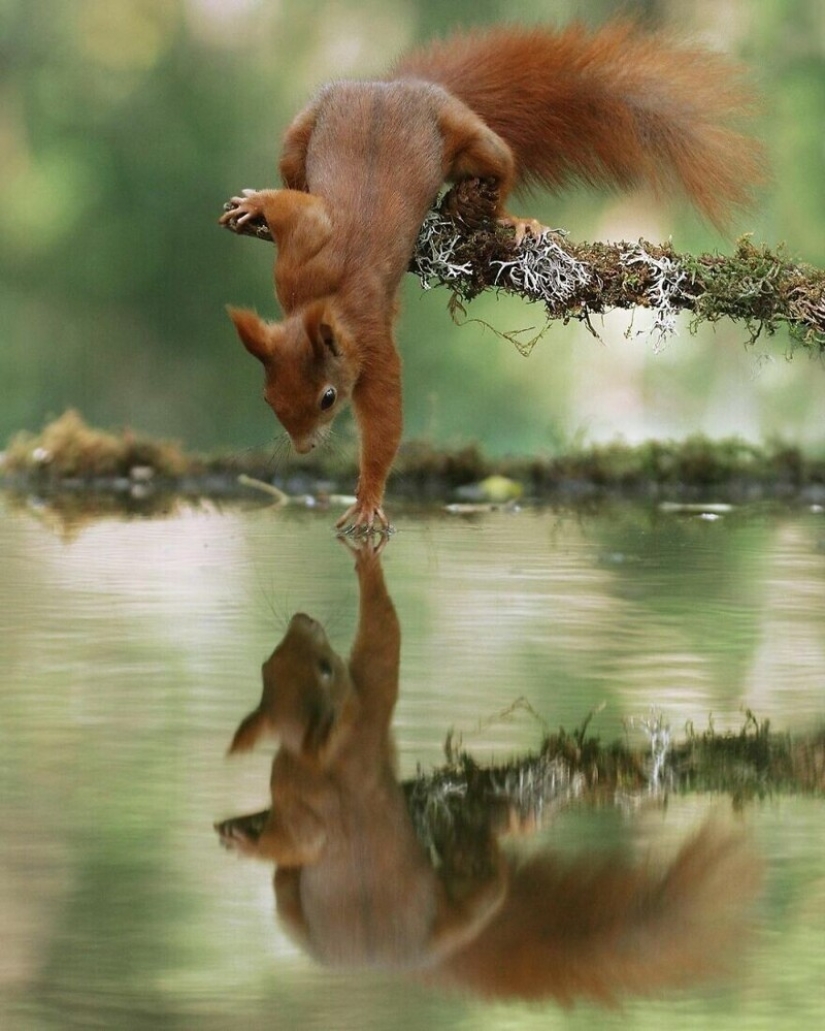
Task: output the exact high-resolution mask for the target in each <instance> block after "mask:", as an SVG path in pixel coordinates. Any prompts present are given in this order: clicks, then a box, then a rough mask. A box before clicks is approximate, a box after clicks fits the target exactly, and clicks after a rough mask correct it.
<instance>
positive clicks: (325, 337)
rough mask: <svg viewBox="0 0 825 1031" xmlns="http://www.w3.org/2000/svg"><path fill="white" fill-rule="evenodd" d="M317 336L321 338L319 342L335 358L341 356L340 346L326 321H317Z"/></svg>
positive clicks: (333, 331)
mask: <svg viewBox="0 0 825 1031" xmlns="http://www.w3.org/2000/svg"><path fill="white" fill-rule="evenodd" d="M318 336H319V337H320V338H321V342H322V343H323V345H324V347H326V348H327V350H328V351H330V352H331V353H332V354H334V355H335V357H336V358H340V357H341V348H340V347H339V346H338V341H337V340H336V339H335V330H334V329H333V328H332V326H330V324H329V323H328V322H321V323H319V325H318Z"/></svg>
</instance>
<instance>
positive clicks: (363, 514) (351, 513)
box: [335, 501, 394, 537]
mask: <svg viewBox="0 0 825 1031" xmlns="http://www.w3.org/2000/svg"><path fill="white" fill-rule="evenodd" d="M335 528H336V529H337V531H338V533H340V534H345V535H346V536H347V537H369V536H370V535H371V534H373V533H380V534H385V535H387V536H389V535H390V534H391V533H394V530H393V528H392V526H390V521H389V519H387V517H386V515H384V509H383V508H381V506H380V505H369V504H363V503H362V502H360V501H356V502H355V504H354V505H351V506H350V507H349V508H348V509H347V510H346V512H344V514H343V515H342V516H341V518H340V519H339V520H338V521H337V522H336V524H335Z"/></svg>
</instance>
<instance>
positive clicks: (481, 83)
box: [393, 22, 764, 225]
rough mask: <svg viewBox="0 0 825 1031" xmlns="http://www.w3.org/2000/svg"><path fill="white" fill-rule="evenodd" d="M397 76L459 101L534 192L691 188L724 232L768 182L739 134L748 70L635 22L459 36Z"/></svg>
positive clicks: (424, 52) (415, 56) (754, 148)
mask: <svg viewBox="0 0 825 1031" xmlns="http://www.w3.org/2000/svg"><path fill="white" fill-rule="evenodd" d="M393 74H394V75H395V76H398V77H415V78H420V79H425V80H427V81H430V82H435V83H438V84H439V85H441V86H443V87H444V88H445V89H447V90H448V91H449V92H450V93H452V94H454V95H455V96H457V97H459V98H460V99H461V100H462V101H463V102H464V103H465V104H467V106H468V107H470V108H472V110H474V111H475V112H476V113H477V114H478V115H480V116H481V118H482V119H483V120H484V121H485V122H486V123H487V124H488V125H489V126H490V127H491V128H492V129H494V130H495V131H496V132H497V133H498V134H499V135H500V136H501V137H502V138H503V139H505V140H506V141H507V143H508V144H509V145H510V146H511V147H512V149H513V151H514V152H515V155H516V160H517V163H518V168H519V173H520V179H521V180H522V181H523V182H525V183H527V184H528V185H529V184H531V183H532V184H541V185H543V186H545V187H548V188H550V189H557V188H559V187H562V186H564V185H566V184H568V183H570V182H575V181H582V182H586V183H588V184H591V185H595V186H605V185H607V186H618V187H621V188H629V187H633V186H635V185H637V184H642V183H645V184H648V185H650V186H653V187H654V188H655V189H656V190H657V192H661V193H667V192H668V191H669V190H671V188H672V187H673V186H680V187H681V188H682V189H683V190H684V191H685V193H686V194H687V195H688V197H689V198H690V199H691V200H692V201H693V203H694V204H695V205H696V206H697V207H698V208H699V209H700V210H701V211H702V212H703V213H704V214H705V215H706V216H707V217H708V218H709V219H710V220H711V221H712V222H714V223H715V224H717V225H724V224H725V222H727V220H728V218H729V217H730V213H731V209H734V208H736V207H740V206H742V205H745V204H747V203H749V202H750V201H751V200H752V194H753V190H754V187H755V186H756V185H757V184H758V183H760V182H761V181H763V180H764V158H763V152H762V148H761V146H760V144H759V143H758V142H757V141H756V140H754V139H753V138H751V137H749V136H747V135H746V134H744V133H742V132H741V131H739V130H738V129H737V125H738V124H739V123H741V121H742V119H743V115H745V116H746V115H747V114H748V113H749V112H750V110H751V109H752V106H753V95H752V92H751V91H750V90H749V89H748V87H747V85H746V83H745V82H744V81H743V77H742V74H741V71H740V69H739V68H738V67H737V66H736V65H734V64H732V63H731V62H730V61H729V60H727V59H726V58H724V57H723V56H721V55H719V54H715V53H712V52H709V51H706V50H702V49H699V48H691V47H687V46H681V45H679V44H676V43H674V42H673V41H672V40H669V39H668V38H667V37H665V36H662V35H658V34H646V33H644V32H642V31H641V30H640V29H639V28H638V27H636V26H633V25H632V24H628V23H624V22H615V23H611V24H609V25H607V26H605V27H603V28H601V29H599V30H597V31H590V30H588V29H586V28H584V27H583V26H582V25H579V24H573V25H570V26H568V27H566V28H564V29H561V30H559V31H553V30H551V29H546V28H523V27H515V26H499V27H496V28H493V29H489V30H486V31H478V32H471V33H467V34H457V35H455V36H453V37H451V38H448V39H445V40H443V41H437V42H435V43H432V44H430V45H428V46H424V47H422V48H421V49H419V50H415V51H413V52H412V53H411V54H409V55H408V56H407V57H405V58H403V59H402V60H401V61H400V62H399V63H398V65H397V66H396V67H395V69H394V73H393Z"/></svg>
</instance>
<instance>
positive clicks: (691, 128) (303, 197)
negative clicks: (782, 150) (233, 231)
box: [222, 23, 763, 532]
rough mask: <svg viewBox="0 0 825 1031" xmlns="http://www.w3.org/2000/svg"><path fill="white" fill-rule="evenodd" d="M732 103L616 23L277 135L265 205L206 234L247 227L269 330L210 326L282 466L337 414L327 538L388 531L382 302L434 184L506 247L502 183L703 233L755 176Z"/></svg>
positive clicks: (395, 83) (708, 70) (732, 74)
mask: <svg viewBox="0 0 825 1031" xmlns="http://www.w3.org/2000/svg"><path fill="white" fill-rule="evenodd" d="M748 101H749V96H748V91H747V89H746V87H745V85H744V84H743V81H742V77H741V74H740V72H739V71H738V69H737V68H736V66H734V65H731V64H730V63H729V62H728V61H727V60H726V59H725V58H723V57H721V56H720V55H718V54H714V53H711V52H708V51H705V50H701V49H697V48H688V47H682V46H678V45H674V44H673V43H672V42H668V40H667V39H666V38H665V37H662V36H660V35H645V34H642V33H640V31H639V30H638V29H636V28H634V27H633V26H631V25H628V24H625V23H614V24H610V25H608V26H606V27H604V28H602V29H601V30H597V31H595V32H590V31H588V30H586V29H584V28H583V27H581V26H578V25H573V26H570V27H568V28H566V29H562V30H559V31H554V30H551V29H545V28H529V29H528V28H518V27H511V26H506V27H505V26H500V27H496V28H493V29H489V30H486V31H480V32H469V33H460V34H457V35H454V36H452V37H450V38H448V39H446V40H443V41H439V42H435V43H433V44H430V45H429V46H425V47H422V48H421V49H418V50H415V51H413V52H412V53H411V54H409V55H408V56H407V57H405V58H403V59H402V60H401V61H399V63H398V64H397V65H396V67H395V69H394V70H393V72H392V73H391V74H390V75H388V76H387V77H386V78H384V79H382V80H378V81H371V82H369V81H366V82H357V81H346V82H336V83H332V84H330V85H328V86H326V87H324V88H323V89H322V90H321V91H320V93H319V94H318V95H317V97H316V98H315V99H314V100H313V101H312V102H311V103H310V104H309V106H308V107H307V108H306V109H305V110H304V111H302V112H301V113H300V114H299V115H298V116H297V118H296V119H295V120H294V121H293V123H292V125H291V126H290V127H289V129H288V130H287V132H286V136H285V139H284V146H283V152H282V156H281V161H280V170H281V176H282V179H283V182H284V186H285V189H282V190H262V191H245V193H244V195H243V196H238V197H234V198H233V204H234V206H233V207H232V209H231V210H229V211H227V212H225V213H224V215H223V216H222V221H224V222H228V221H231V220H235V221H239V222H243V221H247V220H249V219H254V218H263V219H265V220H266V222H267V225H268V226H269V229H270V232H271V234H272V236H273V239H274V240H275V242H276V245H277V257H276V260H275V268H274V277H275V291H276V294H277V297H278V300H279V302H280V304H281V307H282V309H283V313H284V319H283V321H282V322H280V323H271V322H264V321H263V320H261V319H260V318H258V316H257V315H256V314H255V313H254V312H249V311H243V310H238V309H231V310H230V317H231V318H232V319H233V321H234V323H235V326H236V329H237V331H238V334H239V336H240V337H241V340H242V342H243V343H244V345H245V347H246V348H247V350H249V352H250V353H251V354H252V355H253V356H254V357H256V358H258V360H259V361H260V362H261V363H262V364H263V366H264V371H265V377H266V387H265V398H266V400H267V402H268V404H269V405H270V406H271V407H272V409H273V410H274V412H275V414H276V416H277V417H278V418H279V420H280V421H281V423H282V424H283V426H284V428H285V429H286V430H287V432H288V433H289V435H290V437H291V439H292V441H293V444H294V445H295V447H296V449H297V450H299V451H302V452H306V451H309V450H311V449H312V448H314V447H315V446H317V445H318V444H319V443H321V442H322V441H323V439H324V437H325V435H326V433H327V431H328V428H329V425H330V424H331V422H332V420H333V419H334V417H335V415H336V414H337V412H338V411H339V410H340V408H341V407H342V406H343V405H344V404H346V403H347V402H351V403H352V406H353V409H354V413H355V418H356V422H357V424H358V429H359V436H360V455H359V468H360V476H359V483H358V488H357V501H356V503H355V505H354V506H353V507H352V508H351V509H350V510H348V511H347V512H346V513H345V514H344V516H342V518H341V519H340V520H339V523H338V525H339V527H342V528H347V529H351V530H355V531H363V532H369V531H371V530H372V529H373V528H374V527H376V525H377V527H378V528H380V529H382V530H383V529H387V528H388V525H389V524H388V522H387V519H386V516H385V515H384V512H383V508H382V503H383V495H384V489H385V485H386V481H387V477H388V475H389V471H390V468H391V466H392V462H393V459H394V457H395V454H396V452H397V449H398V445H399V443H400V439H401V430H402V416H401V366H400V359H399V356H398V353H397V350H396V346H395V341H394V337H393V324H394V320H395V315H396V311H397V293H398V289H399V286H400V283H401V279H402V278H403V276H404V273H405V271H406V269H407V266H408V264H409V260H410V257H411V255H412V251H413V248H414V244H415V239H416V236H417V234H418V231H419V229H420V226H421V223H422V221H423V219H424V217H425V215H426V212H427V210H428V209H429V207H430V206H431V204H432V202H433V201H434V199H435V197H436V195H437V192H438V190H439V189H440V187H441V186H442V184H443V183H444V182H445V181H446V182H449V181H453V182H455V181H460V180H463V179H468V178H482V179H488V180H491V181H492V182H493V183H494V184H495V185H496V188H497V193H498V210H497V212H496V214H497V216H498V218H499V219H500V220H501V221H502V222H504V223H505V224H509V225H513V226H515V228H516V234H517V237H518V236H520V235H523V233H524V232H525V231H531V230H535V228H536V226H537V225H538V224H537V223H536V222H535V221H534V220H531V219H519V218H514V217H513V216H511V215H508V213H507V209H506V205H507V202H508V199H509V195H510V193H511V191H512V190H513V188H514V187H515V186H516V185H518V184H519V183H523V184H527V185H531V184H532V185H541V186H544V187H546V188H548V189H550V190H558V189H560V188H562V187H564V186H565V185H568V184H570V183H572V182H576V181H579V182H585V183H588V184H591V185H596V186H613V187H617V188H622V189H627V188H632V187H635V186H637V185H648V186H651V187H653V188H654V189H655V190H656V191H658V192H659V193H669V192H670V191H671V190H672V189H673V188H674V187H678V188H680V189H681V191H682V192H683V193H684V194H685V195H686V196H687V197H688V198H689V199H690V200H691V201H692V202H693V203H694V204H695V205H696V206H697V207H698V208H699V210H700V211H702V212H703V214H704V215H705V216H706V217H707V218H709V219H710V220H711V221H712V222H714V223H716V224H723V223H724V222H725V221H726V220H727V219H728V218H729V217H730V214H731V212H732V211H734V210H736V209H737V208H738V207H740V206H742V205H745V204H746V203H748V202H749V200H750V199H751V195H752V192H753V189H754V187H755V186H756V184H757V183H758V182H759V181H760V180H761V178H762V164H763V163H762V152H761V148H760V146H759V144H758V143H757V142H756V141H755V140H753V139H752V138H750V137H748V136H747V135H745V134H743V133H742V132H741V131H740V130H739V129H738V127H737V122H738V121H739V120H740V119H741V116H742V112H743V111H747V109H748V106H749V104H748Z"/></svg>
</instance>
